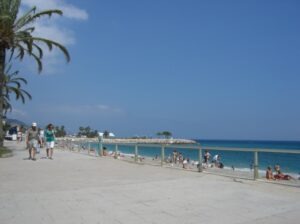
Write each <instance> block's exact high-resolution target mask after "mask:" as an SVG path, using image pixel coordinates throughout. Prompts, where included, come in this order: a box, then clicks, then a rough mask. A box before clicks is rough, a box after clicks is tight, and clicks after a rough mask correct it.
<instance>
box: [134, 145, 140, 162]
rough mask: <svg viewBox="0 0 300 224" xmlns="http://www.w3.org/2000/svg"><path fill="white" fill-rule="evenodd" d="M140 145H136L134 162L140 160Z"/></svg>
mask: <svg viewBox="0 0 300 224" xmlns="http://www.w3.org/2000/svg"><path fill="white" fill-rule="evenodd" d="M138 156H139V154H138V145H137V144H136V145H135V147H134V162H136V163H137V162H138Z"/></svg>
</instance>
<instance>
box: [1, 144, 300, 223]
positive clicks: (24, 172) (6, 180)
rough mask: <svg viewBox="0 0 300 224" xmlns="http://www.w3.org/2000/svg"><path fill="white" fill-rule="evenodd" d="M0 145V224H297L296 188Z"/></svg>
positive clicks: (298, 200)
mask: <svg viewBox="0 0 300 224" xmlns="http://www.w3.org/2000/svg"><path fill="white" fill-rule="evenodd" d="M5 145H6V146H7V147H9V148H11V149H13V150H14V156H13V157H10V158H3V159H0V223H1V224H19V223H20V224H27V223H28V224H29V223H31V224H43V223H45V224H46V223H47V224H55V223H61V224H68V223H70V224H71V223H72V224H77V223H84V224H90V223H91V224H94V223H95V224H96V223H101V224H102V223H103V224H105V223H108V224H114V223H116V224H119V223H128V224H135V223H143V224H147V223H153V224H156V223H159V224H168V223H170V224H171V223H172V224H177V223H180V224H186V223H187V224H189V223H190V224H192V223H195V224H196V223H197V224H201V223H205V224H215V223H218V224H220V223H232V224H235V223H236V224H253V223H255V224H260V223H263V224H268V223H270V224H276V223H284V224H290V223H291V224H292V223H295V224H296V223H300V188H296V187H288V186H282V185H277V184H271V183H265V182H261V181H246V180H238V179H232V178H227V177H221V176H216V175H210V174H203V173H196V172H186V171H183V170H182V171H181V170H175V169H169V168H161V167H154V166H149V165H140V164H133V163H127V162H122V161H120V160H114V159H112V158H96V157H90V156H85V155H81V154H76V153H72V152H67V151H59V150H56V151H55V152H54V160H48V159H39V157H40V156H45V151H44V150H43V151H42V152H41V154H40V155H38V157H37V158H38V160H37V161H30V160H24V158H27V157H28V153H27V151H25V145H24V143H23V144H17V143H16V142H5Z"/></svg>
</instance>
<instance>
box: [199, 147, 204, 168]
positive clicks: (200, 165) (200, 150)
mask: <svg viewBox="0 0 300 224" xmlns="http://www.w3.org/2000/svg"><path fill="white" fill-rule="evenodd" d="M198 160H199V164H198V172H202V171H203V167H202V148H201V146H200V147H199V149H198Z"/></svg>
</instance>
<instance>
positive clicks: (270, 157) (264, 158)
mask: <svg viewBox="0 0 300 224" xmlns="http://www.w3.org/2000/svg"><path fill="white" fill-rule="evenodd" d="M195 141H196V142H197V143H198V144H199V143H200V145H201V146H202V147H204V148H209V147H226V148H232V149H234V148H245V149H274V150H283V151H284V150H295V151H299V152H300V141H253V140H251V141H248V140H247V141H245V140H202V139H196V140H195ZM104 146H105V147H106V148H107V149H108V150H111V151H114V150H115V146H114V145H104ZM118 150H119V151H120V152H121V153H124V154H128V155H133V154H134V147H132V146H119V148H118ZM173 150H177V151H178V152H180V153H181V154H182V155H183V157H185V158H189V159H190V160H191V161H198V150H193V149H184V148H183V149H176V148H173V147H172V146H170V147H169V148H166V149H165V158H168V157H171V156H172V152H173ZM209 152H210V154H211V155H212V157H213V156H214V155H216V154H218V155H219V156H220V157H221V162H222V163H223V164H224V166H225V168H234V169H236V170H241V171H250V170H252V169H253V164H254V153H253V152H246V151H222V150H209ZM138 153H139V155H141V156H145V157H153V158H154V157H160V155H161V148H160V147H159V146H158V147H139V150H138ZM203 154H204V152H203ZM258 162H259V171H260V172H261V173H263V172H265V170H266V168H267V167H268V166H271V167H274V166H275V165H277V164H278V165H280V167H281V170H282V172H284V173H288V174H291V175H293V176H300V154H289V153H270V152H268V153H267V152H259V153H258Z"/></svg>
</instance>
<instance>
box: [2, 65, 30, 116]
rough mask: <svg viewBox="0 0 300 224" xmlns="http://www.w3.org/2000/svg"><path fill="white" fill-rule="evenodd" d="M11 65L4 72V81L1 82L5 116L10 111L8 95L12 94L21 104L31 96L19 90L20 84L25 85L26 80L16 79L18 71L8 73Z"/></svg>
mask: <svg viewBox="0 0 300 224" xmlns="http://www.w3.org/2000/svg"><path fill="white" fill-rule="evenodd" d="M11 67H12V66H11V65H9V66H8V68H7V69H6V72H5V76H4V81H3V89H2V94H3V114H6V113H7V111H9V110H10V111H11V110H12V106H11V104H10V95H11V94H14V95H15V97H16V100H19V99H20V100H21V101H22V103H25V98H26V97H27V98H28V99H30V100H31V98H32V97H31V95H30V94H29V93H28V92H27V91H26V90H24V89H22V88H21V86H22V83H23V84H27V81H26V79H24V78H21V77H18V74H19V71H15V72H12V73H10V70H11Z"/></svg>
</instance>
